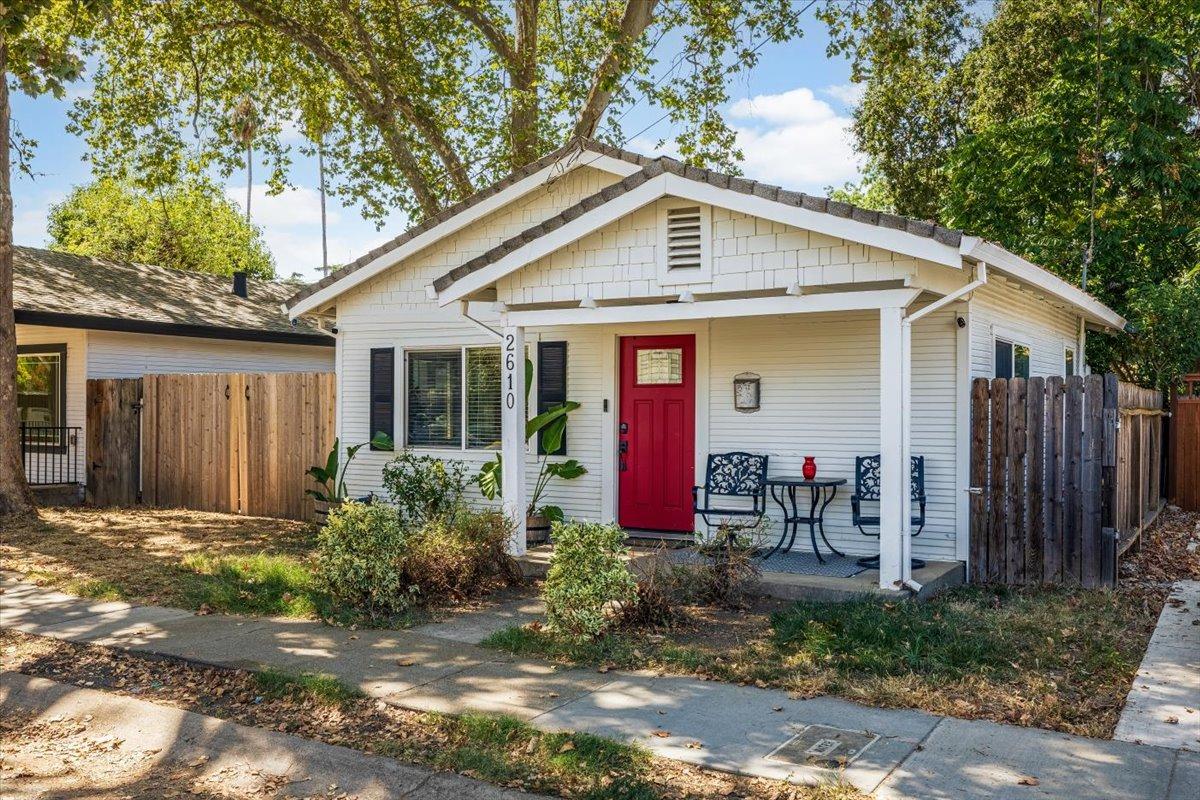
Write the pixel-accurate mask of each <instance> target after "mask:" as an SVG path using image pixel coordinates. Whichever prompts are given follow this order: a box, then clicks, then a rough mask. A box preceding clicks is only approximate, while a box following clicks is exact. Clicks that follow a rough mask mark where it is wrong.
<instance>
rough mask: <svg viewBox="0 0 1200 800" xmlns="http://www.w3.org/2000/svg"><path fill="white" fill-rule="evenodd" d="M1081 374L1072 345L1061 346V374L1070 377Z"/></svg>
mask: <svg viewBox="0 0 1200 800" xmlns="http://www.w3.org/2000/svg"><path fill="white" fill-rule="evenodd" d="M1077 374H1078V375H1081V374H1083V373H1082V372H1079V362H1078V360H1077V358H1076V356H1075V348H1074V347H1073V346H1072V345H1069V344H1068V345H1064V346H1063V376H1064V377H1067V378H1069V377H1071V376H1072V375H1077Z"/></svg>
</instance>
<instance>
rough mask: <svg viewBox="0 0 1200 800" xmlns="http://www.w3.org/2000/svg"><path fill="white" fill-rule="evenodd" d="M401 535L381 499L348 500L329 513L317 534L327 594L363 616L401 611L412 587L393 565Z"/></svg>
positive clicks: (401, 552)
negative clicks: (358, 611) (359, 611)
mask: <svg viewBox="0 0 1200 800" xmlns="http://www.w3.org/2000/svg"><path fill="white" fill-rule="evenodd" d="M407 549H408V548H407V537H406V536H405V534H404V531H403V529H402V528H401V526H400V520H399V519H398V518H397V517H396V512H395V510H394V509H392V508H391V507H390V506H386V505H383V504H381V503H359V502H355V501H349V502H346V503H343V504H342V505H340V506H338V507H337V508H336V509H334V510H333V511H331V512H330V513H329V521H328V522H327V523H326V525H325V527H324V528H322V529H321V531H320V533H319V534H318V535H317V563H318V571H319V572H320V575H321V579H322V581H323V582H324V584H325V588H326V590H327V591H328V592H329V594H330V596H331V597H332V598H333V599H334V600H335V601H337V602H340V603H345V604H348V605H351V606H353V607H354V608H357V609H360V610H363V611H366V612H367V613H369V614H372V615H377V614H388V613H397V612H400V611H404V610H405V609H407V608H409V607H410V606H411V605H412V603H413V599H414V598H413V590H412V587H411V586H410V584H409V582H408V580H407V579H406V576H405V574H404V572H403V571H402V570H400V569H397V566H398V565H399V564H402V563H403V561H404V556H405V553H406V552H407Z"/></svg>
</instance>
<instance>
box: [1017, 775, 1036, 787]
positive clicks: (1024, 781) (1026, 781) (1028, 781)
mask: <svg viewBox="0 0 1200 800" xmlns="http://www.w3.org/2000/svg"><path fill="white" fill-rule="evenodd" d="M1017 783H1018V784H1020V785H1021V786H1040V785H1041V783H1042V782H1041V781H1039V780H1038V779H1037V778H1035V777H1033V776H1032V775H1026V776H1025V777H1023V778H1021V780H1019V781H1017Z"/></svg>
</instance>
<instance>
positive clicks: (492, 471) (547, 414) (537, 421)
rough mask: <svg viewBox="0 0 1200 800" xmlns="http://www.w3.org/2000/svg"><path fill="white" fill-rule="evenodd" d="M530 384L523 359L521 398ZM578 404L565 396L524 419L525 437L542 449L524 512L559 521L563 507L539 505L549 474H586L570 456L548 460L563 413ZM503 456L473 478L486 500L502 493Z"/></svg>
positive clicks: (562, 427)
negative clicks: (523, 373) (535, 478)
mask: <svg viewBox="0 0 1200 800" xmlns="http://www.w3.org/2000/svg"><path fill="white" fill-rule="evenodd" d="M532 387H533V362H532V361H530V360H529V359H525V402H526V403H528V402H529V394H530V390H531V389H532ZM578 408H580V404H579V403H576V402H575V401H573V400H568V401H567V402H565V403H562V404H561V405H557V406H554V407H553V408H548V409H546V410H545V411H543V412H542V413H541V414H538V415H537V416H536V417H534V418H533V419H529V420H526V421H525V441H526V442H528V441H530V440H531V439H534V438H536V437H539V436H540V438H538V442H539V445H540V448H541V451H542V453H543V455H542V460H541V461H540V462H539V464H538V476H537V480H535V481H534V482H533V491H532V492H530V493H529V505H528V508H527V510H526V513H527V514H530V515H532V514H541V515H542V516H544V517H546V518H547V519H549V520H551V521H554V522H562V520H563V510H562V509H561V508H559V507H558V506H552V505H540V503H541V500H542V497H543V496H544V495H545V494H546V489H547V488H548V487H549V485H550V480H551V479H552V478H558V479H559V480H564V481H569V480H574V479H575V478H578V477H579V476H581V475H586V474H587V467H585V466H583V465H582V464H580V463H579V462H578V461H577V460H575V459H573V458H569V459H566V460H565V461H551V460H550V455H549V454H550V453H554V452H557V451H558V449H559V448H560V447H562V441H563V436H564V435H566V432H567V415H568V414H570V413H571V412H572V411H575V410H576V409H578ZM503 478H504V459H503V456H501V454H500V453H497V454H496V457H495V458H494V459H492V460H491V461H489V462H487V463H486V464H484V465H483V466H482V467H480V468H479V474H478V475H476V476H475V482H476V483H478V484H479V491H480V492H481V493H482V494H483V496H484V497H486V498H487V499H488V500H495V499H496V498H497V497H501V496H503V494H504V480H503Z"/></svg>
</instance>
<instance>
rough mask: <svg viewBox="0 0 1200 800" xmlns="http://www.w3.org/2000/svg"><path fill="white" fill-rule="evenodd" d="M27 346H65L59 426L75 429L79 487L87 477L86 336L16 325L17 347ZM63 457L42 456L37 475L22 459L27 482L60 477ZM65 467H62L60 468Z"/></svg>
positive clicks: (76, 331)
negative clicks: (63, 399) (62, 411)
mask: <svg viewBox="0 0 1200 800" xmlns="http://www.w3.org/2000/svg"><path fill="white" fill-rule="evenodd" d="M27 344H65V345H66V346H67V402H66V415H65V418H64V419H63V422H62V424H63V425H67V426H79V437H78V442H77V445H76V448H75V453H76V457H75V475H76V478H77V480H78V482H79V483H84V482H86V480H87V476H86V474H85V473H84V471H83V470H84V464H85V463H86V461H85V459H86V453H85V452H84V451H85V450H86V449H87V447H86V442H87V430H86V423H87V409H86V402H85V401H86V391H87V353H88V332H87V331H84V330H79V329H77V328H53V327H46V326H42V325H18V326H17V345H18V346H23V345H27ZM66 457H67V456H63V455H55V454H49V453H42V454H41V460H40V463H41V465H42V469H41V472H42V474H40V475H33V474H30V468H31V466H32V464H33V462H32V461H31V460H30V459H29V458H27V459H26V465H25V468H26V474H27V475H28V477H29V479H30V480H31V481H33V480H37V481H39V482H40V481H41V480H42V479H48V478H50V477H51V476H54V475H58V474H62V472H60V471H59V469H60V468H59V462H60V460H61V459H63V458H66ZM64 466H65V465H64Z"/></svg>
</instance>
